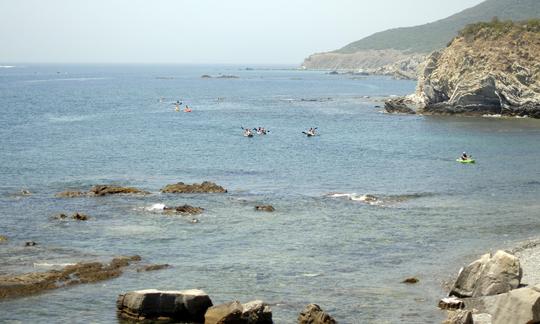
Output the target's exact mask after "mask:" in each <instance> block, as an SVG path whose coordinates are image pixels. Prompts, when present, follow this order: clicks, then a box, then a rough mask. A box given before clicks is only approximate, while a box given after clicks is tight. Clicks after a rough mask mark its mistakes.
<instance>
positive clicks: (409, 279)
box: [402, 277, 420, 284]
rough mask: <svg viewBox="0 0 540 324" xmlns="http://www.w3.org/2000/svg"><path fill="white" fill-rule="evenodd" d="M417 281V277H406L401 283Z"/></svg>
mask: <svg viewBox="0 0 540 324" xmlns="http://www.w3.org/2000/svg"><path fill="white" fill-rule="evenodd" d="M419 281H420V280H418V278H415V277H411V278H407V279H405V280H403V281H402V283H406V284H415V283H418V282H419Z"/></svg>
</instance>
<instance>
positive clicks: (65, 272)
mask: <svg viewBox="0 0 540 324" xmlns="http://www.w3.org/2000/svg"><path fill="white" fill-rule="evenodd" d="M137 259H139V260H140V257H137V256H135V257H121V258H115V259H113V260H112V261H111V263H110V264H103V263H100V262H86V263H77V264H75V265H70V266H66V267H65V268H63V269H62V270H50V271H47V272H33V273H25V274H19V275H6V276H0V299H2V298H12V297H21V296H27V295H31V294H36V293H40V292H43V291H46V290H50V289H56V288H60V287H64V286H70V285H77V284H81V283H92V282H97V281H102V280H107V279H111V278H115V277H118V276H120V275H121V274H122V268H124V267H126V266H128V265H129V264H130V262H131V261H136V260H137Z"/></svg>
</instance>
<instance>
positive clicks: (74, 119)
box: [49, 115, 91, 123]
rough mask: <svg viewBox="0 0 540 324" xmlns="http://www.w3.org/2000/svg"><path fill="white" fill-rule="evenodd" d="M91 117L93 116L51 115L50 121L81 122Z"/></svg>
mask: <svg viewBox="0 0 540 324" xmlns="http://www.w3.org/2000/svg"><path fill="white" fill-rule="evenodd" d="M89 118H91V116H88V115H86V116H84V115H83V116H49V121H50V122H52V123H73V122H80V121H84V120H87V119H89Z"/></svg>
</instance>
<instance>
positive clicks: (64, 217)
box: [54, 213, 68, 219]
mask: <svg viewBox="0 0 540 324" xmlns="http://www.w3.org/2000/svg"><path fill="white" fill-rule="evenodd" d="M67 217H68V216H67V215H66V214H64V213H60V214H57V215H55V216H54V218H55V219H66V218H67Z"/></svg>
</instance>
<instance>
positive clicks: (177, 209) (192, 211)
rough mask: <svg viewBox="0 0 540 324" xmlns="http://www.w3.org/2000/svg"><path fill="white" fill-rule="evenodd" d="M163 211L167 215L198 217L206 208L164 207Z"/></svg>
mask: <svg viewBox="0 0 540 324" xmlns="http://www.w3.org/2000/svg"><path fill="white" fill-rule="evenodd" d="M163 210H164V211H165V212H167V213H180V214H191V215H196V214H200V213H202V212H203V211H204V208H201V207H193V206H190V205H183V206H177V207H164V208H163Z"/></svg>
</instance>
